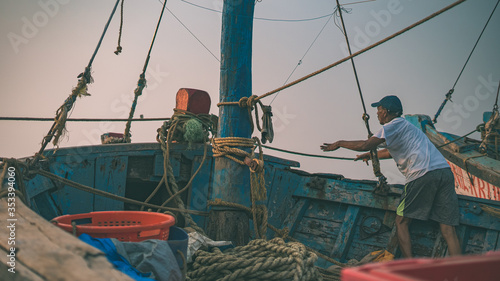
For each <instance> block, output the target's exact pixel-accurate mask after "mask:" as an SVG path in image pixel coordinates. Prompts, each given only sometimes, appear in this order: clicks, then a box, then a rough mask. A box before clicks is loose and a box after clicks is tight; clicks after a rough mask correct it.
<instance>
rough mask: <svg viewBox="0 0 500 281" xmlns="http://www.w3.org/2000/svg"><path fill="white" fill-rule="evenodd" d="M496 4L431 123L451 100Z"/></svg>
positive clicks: (435, 121)
mask: <svg viewBox="0 0 500 281" xmlns="http://www.w3.org/2000/svg"><path fill="white" fill-rule="evenodd" d="M498 3H500V0H498V1H497V4H496V5H495V8H493V11H492V12H491V14H490V17H489V18H488V20H487V21H486V24H485V25H484V27H483V30H482V31H481V33H480V34H479V37H478V38H477V40H476V43H475V44H474V47H473V48H472V50H471V52H470V54H469V57H467V60H466V61H465V64H464V66H463V67H462V70H461V71H460V73H459V74H458V77H457V80H455V83H454V84H453V87H451V89H450V90H449V91H448V93H447V94H446V96H445V99H444V100H443V102H442V103H441V105H440V106H439V109H438V111H437V112H436V114H435V115H434V119H432V122H433V123H437V118H438V117H439V115H440V114H441V111H442V110H443V108H444V106H445V105H446V103H447V102H448V101H449V100H451V95H452V94H453V92H454V91H455V86H456V85H457V83H458V80H459V79H460V77H461V76H462V73H463V72H464V70H465V67H466V66H467V63H468V62H469V60H470V58H471V56H472V53H474V50H475V49H476V46H477V44H478V43H479V40H480V39H481V36H483V33H484V30H486V27H487V26H488V23H489V22H490V20H491V17H492V16H493V14H494V13H495V10H496V9H497V6H498Z"/></svg>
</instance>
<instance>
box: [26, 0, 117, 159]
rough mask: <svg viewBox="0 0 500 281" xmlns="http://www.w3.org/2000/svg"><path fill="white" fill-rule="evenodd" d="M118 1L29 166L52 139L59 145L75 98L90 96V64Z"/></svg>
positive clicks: (91, 80)
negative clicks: (88, 85) (75, 84)
mask: <svg viewBox="0 0 500 281" xmlns="http://www.w3.org/2000/svg"><path fill="white" fill-rule="evenodd" d="M119 2H120V0H117V1H116V3H115V6H114V7H113V10H112V11H111V15H110V16H109V19H108V21H107V23H106V25H105V26H104V30H103V32H102V35H101V38H100V39H99V42H98V43H97V46H96V48H95V50H94V53H93V54H92V57H91V58H90V61H89V63H88V65H87V67H86V68H85V71H84V72H83V73H81V74H80V75H78V78H79V79H78V84H77V86H76V87H75V88H73V90H72V92H71V94H70V96H69V97H68V98H67V99H66V100H65V101H64V104H63V105H61V107H59V109H58V110H57V111H56V117H55V121H54V124H52V127H51V128H50V130H49V132H48V133H47V135H46V136H45V137H44V138H43V140H42V146H41V148H40V150H39V151H38V153H36V154H35V157H34V158H33V160H32V162H31V164H32V165H34V164H36V163H37V162H38V160H39V159H40V158H41V157H43V155H42V154H43V151H44V150H45V148H46V147H47V145H48V144H49V142H50V141H51V140H52V138H54V141H53V144H54V145H55V146H57V145H58V144H59V139H60V137H61V136H62V135H63V134H64V131H65V127H66V119H67V117H68V113H69V112H70V111H71V109H72V108H73V104H74V103H75V101H76V98H77V97H81V96H90V94H89V93H88V92H87V84H89V83H92V82H93V79H92V76H91V68H92V63H93V61H94V59H95V57H96V55H97V52H98V51H99V49H100V47H101V43H102V40H103V39H104V35H105V34H106V31H107V30H108V27H109V23H110V22H111V19H112V18H113V16H114V14H115V11H116V7H117V6H118V3H119Z"/></svg>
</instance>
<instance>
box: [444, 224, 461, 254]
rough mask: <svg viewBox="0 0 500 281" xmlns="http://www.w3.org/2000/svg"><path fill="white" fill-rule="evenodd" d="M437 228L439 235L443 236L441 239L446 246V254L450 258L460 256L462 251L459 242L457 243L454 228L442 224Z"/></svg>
mask: <svg viewBox="0 0 500 281" xmlns="http://www.w3.org/2000/svg"><path fill="white" fill-rule="evenodd" d="M439 226H440V227H441V234H443V238H444V240H446V243H447V244H448V254H449V255H450V256H458V255H460V254H461V253H462V249H461V248H460V242H459V241H458V236H457V233H456V232H455V227H454V226H451V225H447V224H443V223H440V224H439Z"/></svg>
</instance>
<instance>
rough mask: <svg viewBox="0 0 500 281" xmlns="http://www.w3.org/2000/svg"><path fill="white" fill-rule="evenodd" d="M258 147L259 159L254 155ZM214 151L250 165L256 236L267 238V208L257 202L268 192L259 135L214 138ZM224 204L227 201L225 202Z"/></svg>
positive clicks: (252, 209)
mask: <svg viewBox="0 0 500 281" xmlns="http://www.w3.org/2000/svg"><path fill="white" fill-rule="evenodd" d="M238 147H247V148H250V151H251V152H246V151H245V150H243V149H240V148H238ZM257 147H258V148H259V158H258V159H257V158H255V156H254V154H255V153H254V150H255V149H256V148H257ZM212 151H213V157H214V158H215V157H226V158H228V159H231V160H233V161H235V162H236V163H238V164H240V165H248V167H249V169H250V197H251V204H252V206H251V213H252V215H253V223H254V230H255V237H256V238H265V236H266V229H267V208H266V206H265V205H263V204H257V201H261V200H265V199H266V194H267V193H266V185H265V180H264V153H263V152H262V144H261V143H260V141H259V139H258V138H257V137H254V138H252V139H247V138H240V137H226V138H212ZM237 157H240V158H242V159H243V160H240V159H238V158H237ZM215 202H219V201H215ZM223 204H226V203H224V202H223ZM230 204H234V203H230ZM212 205H217V204H212ZM226 206H228V205H226Z"/></svg>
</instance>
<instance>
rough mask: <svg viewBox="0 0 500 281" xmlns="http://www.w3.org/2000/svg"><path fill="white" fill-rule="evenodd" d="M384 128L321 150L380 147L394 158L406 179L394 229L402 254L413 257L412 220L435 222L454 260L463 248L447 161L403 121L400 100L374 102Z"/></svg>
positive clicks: (381, 154) (365, 157) (360, 157)
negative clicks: (458, 233) (410, 229)
mask: <svg viewBox="0 0 500 281" xmlns="http://www.w3.org/2000/svg"><path fill="white" fill-rule="evenodd" d="M372 106H373V107H376V108H377V117H378V120H379V122H380V124H381V125H383V126H382V128H381V129H380V130H379V131H378V132H377V133H376V134H375V135H373V136H372V137H370V138H369V139H368V140H361V141H344V140H341V141H337V142H335V143H324V144H323V145H322V146H320V148H321V149H322V150H323V151H334V150H337V149H339V148H341V147H343V148H347V149H350V150H355V151H370V150H373V149H376V148H377V147H378V146H381V147H384V149H382V150H379V151H378V154H377V155H378V157H379V158H380V159H386V158H393V159H394V161H396V164H397V166H398V169H399V170H400V171H401V173H402V174H403V175H404V176H405V177H406V185H405V188H404V191H403V194H402V195H401V201H400V203H399V205H398V208H397V210H396V214H397V216H396V228H397V234H398V241H399V246H400V249H401V252H402V254H403V256H404V257H411V256H412V251H411V240H410V233H409V230H408V226H409V224H410V222H411V220H412V219H420V220H428V219H431V220H434V221H437V222H438V223H439V224H440V228H441V233H442V234H443V238H444V239H445V240H446V243H447V244H448V253H449V255H450V256H454V255H460V253H461V248H460V243H459V241H458V237H457V234H456V232H455V226H456V225H458V221H459V211H458V198H457V194H456V192H455V183H454V178H453V173H452V172H451V169H450V166H449V165H448V163H447V162H446V159H445V158H444V157H443V155H441V153H440V152H439V151H438V150H437V148H436V147H435V146H434V144H432V142H431V141H430V140H429V139H428V138H427V136H426V135H425V134H424V133H423V132H422V131H421V130H420V129H418V128H417V127H415V126H414V125H413V124H411V123H410V122H408V121H406V119H404V118H402V117H401V115H402V114H403V106H402V105H401V101H400V100H399V98H398V97H396V96H386V97H384V98H382V99H381V100H380V101H379V102H376V103H373V104H372ZM356 160H363V161H365V162H366V161H368V160H370V153H369V152H368V153H364V154H361V155H357V157H356Z"/></svg>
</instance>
